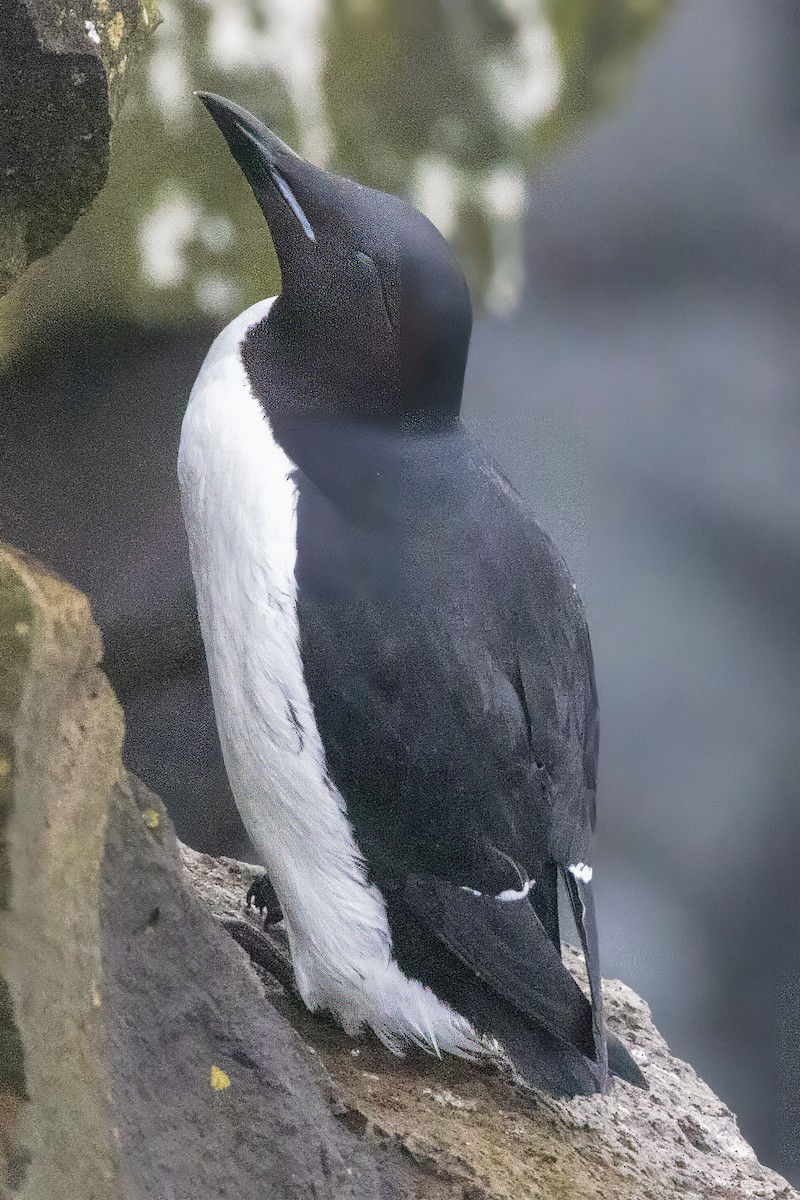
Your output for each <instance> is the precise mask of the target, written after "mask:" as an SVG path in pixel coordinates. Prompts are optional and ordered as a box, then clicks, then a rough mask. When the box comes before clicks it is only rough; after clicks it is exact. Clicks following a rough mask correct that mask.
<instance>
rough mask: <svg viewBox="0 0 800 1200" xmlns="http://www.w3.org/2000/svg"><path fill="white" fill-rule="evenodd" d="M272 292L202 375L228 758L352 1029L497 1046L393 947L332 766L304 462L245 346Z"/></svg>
mask: <svg viewBox="0 0 800 1200" xmlns="http://www.w3.org/2000/svg"><path fill="white" fill-rule="evenodd" d="M271 304H272V300H264V301H261V302H260V303H259V304H255V305H253V307H252V308H249V309H247V311H246V312H244V313H242V314H241V316H239V317H237V318H236V320H234V321H232V322H231V324H230V325H228V326H227V328H226V329H225V330H223V332H222V333H221V334H220V335H219V337H218V338H217V339H216V341H215V342H214V344H213V345H212V347H211V349H210V351H209V353H208V355H207V357H206V359H205V362H204V363H203V366H202V368H201V370H200V374H199V375H198V377H197V381H196V382H195V385H194V387H193V389H192V393H191V396H190V398H189V405H188V407H187V410H186V415H185V417H184V421H183V428H182V431H181V442H180V450H179V453H178V475H179V480H180V489H181V500H182V505H183V514H184V520H185V523H186V531H187V534H188V539H189V551H190V557H191V562H192V571H193V574H194V579H195V585H196V588H197V607H198V612H199V616H200V626H201V629H202V633H203V641H204V642H205V649H206V657H207V660H208V672H209V677H210V680H211V691H212V694H213V697H214V709H215V712H216V718H217V726H218V729H219V736H220V741H221V744H222V752H223V756H224V758H225V767H226V770H227V773H228V779H229V780H230V784H231V789H232V791H233V795H234V797H235V799H236V804H237V806H238V808H239V812H240V813H241V815H242V819H243V821H244V824H245V827H246V828H247V831H248V833H249V835H250V837H251V839H252V841H253V844H254V845H255V847H256V849H257V850H258V852H259V854H260V855H261V856H262V858H263V861H264V864H265V865H266V867H267V870H268V872H269V877H270V880H271V881H272V884H273V886H274V888H275V891H276V893H277V895H278V898H279V900H280V902H281V907H282V908H283V911H284V914H285V917H286V925H287V930H288V934H289V940H290V944H291V950H292V961H293V965H294V971H295V975H296V978H297V983H298V987H299V989H300V993H301V995H302V997H303V999H304V1001H305V1002H306V1004H307V1005H308V1007H309V1008H311V1009H314V1008H327V1009H330V1010H331V1012H333V1013H334V1014H335V1015H336V1016H337V1017H338V1019H339V1020H340V1021H341V1023H342V1025H343V1026H344V1028H345V1029H346V1030H347V1031H348V1033H356V1032H357V1031H358V1030H359V1029H360V1028H362V1027H364V1026H369V1027H370V1028H371V1029H373V1030H374V1032H375V1033H376V1034H377V1036H378V1037H379V1038H380V1039H381V1041H383V1042H384V1043H385V1044H386V1045H387V1046H389V1047H390V1048H392V1049H393V1050H396V1051H397V1050H399V1049H400V1048H401V1047H402V1045H403V1044H404V1043H408V1042H415V1043H417V1044H418V1045H421V1046H423V1047H425V1048H426V1049H428V1050H431V1051H433V1052H434V1053H439V1051H440V1050H443V1051H449V1052H450V1053H454V1054H460V1055H466V1056H471V1055H475V1054H480V1053H485V1052H486V1049H487V1047H485V1044H484V1043H483V1042H482V1041H481V1040H480V1039H479V1038H478V1036H477V1035H476V1034H475V1032H474V1031H473V1030H472V1028H471V1026H470V1025H469V1023H468V1022H467V1021H466V1020H464V1018H463V1017H461V1016H459V1015H458V1014H457V1013H455V1012H453V1010H452V1009H450V1008H449V1007H448V1006H447V1005H446V1004H444V1003H443V1002H442V1001H440V1000H439V999H438V998H437V997H436V996H435V995H434V994H433V992H432V991H431V990H430V989H429V988H427V987H425V986H424V985H423V984H422V983H420V982H419V981H417V980H411V979H409V978H408V977H407V976H406V975H404V974H403V972H402V971H401V970H400V968H399V967H398V966H397V963H396V962H395V961H394V959H393V957H392V942H391V934H390V931H389V925H388V922H387V919H386V908H385V903H384V900H383V897H382V896H381V894H380V892H379V891H378V889H377V888H375V887H374V886H371V885H370V884H369V883H368V882H367V877H366V872H365V869H364V864H363V861H362V858H361V855H360V853H359V850H358V847H357V846H356V843H355V840H354V837H353V831H352V829H351V826H350V823H349V821H348V819H347V814H346V808H345V803H344V800H343V799H342V797H341V796H340V794H339V793H338V791H337V790H336V788H335V787H334V786H333V784H332V783H331V781H330V780H329V779H328V776H327V771H326V766H325V753H324V749H323V746H322V742H321V739H320V736H319V731H318V729H317V725H316V721H315V719H314V712H313V709H312V706H311V700H310V697H309V694H308V689H307V687H306V683H305V678H304V675H303V664H302V660H301V657H300V632H299V625H298V619H297V610H296V584H295V576H294V568H295V558H296V541H297V539H296V533H297V519H296V503H297V492H296V488H295V485H294V482H293V480H292V472H293V470H294V464H293V463H292V462H291V461H290V460H289V459H288V458H287V457H286V455H285V454H284V452H283V450H282V449H281V447H280V446H279V445H278V443H277V442H276V441H275V439H274V438H273V436H272V431H271V428H270V424H269V421H268V419H267V417H266V416H265V414H264V412H263V410H262V407H261V405H260V403H259V401H258V400H257V399H256V398H255V396H254V395H253V393H252V391H251V389H250V386H249V383H248V379H247V374H246V372H245V369H244V364H243V362H242V357H241V344H242V341H243V339H244V336H245V334H246V332H247V330H248V329H249V328H250V327H251V326H252V325H254V324H256V323H257V322H258V321H260V320H262V319H263V318H264V316H265V315H266V314H267V313H268V312H269V308H270V305H271Z"/></svg>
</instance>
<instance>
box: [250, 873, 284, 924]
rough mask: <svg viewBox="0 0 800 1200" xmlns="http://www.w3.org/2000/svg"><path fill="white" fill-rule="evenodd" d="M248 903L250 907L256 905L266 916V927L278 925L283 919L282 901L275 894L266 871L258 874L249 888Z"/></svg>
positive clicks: (264, 916)
mask: <svg viewBox="0 0 800 1200" xmlns="http://www.w3.org/2000/svg"><path fill="white" fill-rule="evenodd" d="M246 905H247V907H248V908H252V907H253V906H255V907H256V908H257V909H258V911H259V913H260V914H261V915H262V916H263V918H264V928H265V929H269V927H270V925H277V924H278V921H282V920H283V911H282V909H281V906H280V901H279V900H278V897H277V896H276V895H275V889H274V888H273V886H272V884H271V883H270V881H269V875H267V874H266V873H264V874H263V875H257V876H256V877H255V879H254V880H253V882H252V883H251V884H250V887H249V888H248V889H247V899H246Z"/></svg>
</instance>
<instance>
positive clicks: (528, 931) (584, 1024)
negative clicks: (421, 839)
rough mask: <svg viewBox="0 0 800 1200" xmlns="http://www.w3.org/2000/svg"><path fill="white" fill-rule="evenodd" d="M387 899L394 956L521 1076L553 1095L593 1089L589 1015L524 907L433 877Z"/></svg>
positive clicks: (522, 902) (597, 1083) (597, 1082)
mask: <svg viewBox="0 0 800 1200" xmlns="http://www.w3.org/2000/svg"><path fill="white" fill-rule="evenodd" d="M388 900H389V905H388V908H389V916H390V924H391V925H392V935H393V939H394V948H395V953H396V954H397V960H398V963H399V964H400V966H401V967H402V969H404V970H406V971H407V972H410V973H411V974H412V975H415V976H416V977H417V978H422V979H423V980H424V981H425V982H426V983H428V985H429V986H430V987H432V988H433V990H434V992H435V993H436V994H437V995H439V996H440V998H441V999H444V1000H445V1001H446V1002H448V1003H450V1004H451V1005H452V1006H453V1007H454V1008H455V1009H456V1011H457V1012H460V1013H461V1014H462V1015H463V1016H465V1017H466V1018H467V1019H468V1020H469V1021H470V1022H471V1023H472V1024H473V1025H474V1027H475V1028H476V1029H477V1030H478V1032H479V1033H483V1034H486V1035H488V1036H490V1037H494V1038H496V1039H497V1040H498V1041H499V1042H501V1043H502V1045H503V1046H504V1047H505V1049H506V1050H507V1052H508V1053H509V1055H510V1057H511V1059H512V1060H513V1062H514V1063H515V1065H516V1066H517V1068H518V1070H519V1071H520V1073H521V1074H522V1075H524V1076H525V1077H526V1078H527V1079H529V1080H530V1082H531V1083H534V1084H536V1085H537V1086H539V1087H544V1088H546V1089H547V1090H548V1091H552V1092H554V1093H556V1094H559V1095H576V1094H590V1093H592V1092H597V1091H600V1090H601V1087H602V1084H601V1077H600V1071H599V1066H598V1063H597V1062H596V1051H595V1044H594V1041H593V1025H592V1010H591V1006H590V1004H589V1001H588V1000H587V998H586V997H585V996H584V994H583V992H582V991H581V989H580V988H579V987H578V985H577V983H576V982H575V981H574V979H573V978H572V976H571V975H570V973H569V971H568V970H567V969H566V967H565V966H564V964H563V963H562V961H561V958H560V956H559V953H558V951H557V950H556V948H555V946H554V945H553V943H552V941H551V940H550V938H549V937H548V935H547V933H546V932H545V929H544V927H543V925H542V923H541V921H540V920H539V918H538V917H537V915H536V913H535V912H534V910H533V908H532V906H531V905H530V904H529V903H528V901H527V899H523V898H521V899H519V900H513V901H498V900H497V899H496V898H495V897H492V896H485V895H481V894H479V893H478V894H475V893H472V894H471V893H470V892H469V891H467V890H465V889H464V888H459V887H455V886H454V885H452V884H449V883H446V882H445V881H444V880H441V879H436V878H433V877H431V876H420V875H416V876H409V877H408V878H407V879H406V881H405V885H404V887H403V889H402V892H397V893H395V894H394V896H392V897H391V898H388Z"/></svg>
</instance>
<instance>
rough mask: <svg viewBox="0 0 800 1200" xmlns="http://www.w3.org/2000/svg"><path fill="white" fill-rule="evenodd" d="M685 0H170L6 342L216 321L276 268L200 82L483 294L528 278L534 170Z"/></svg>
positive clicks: (0, 327)
mask: <svg viewBox="0 0 800 1200" xmlns="http://www.w3.org/2000/svg"><path fill="white" fill-rule="evenodd" d="M671 3H672V0H459V2H458V3H456V2H455V0H164V2H163V3H162V4H161V9H162V14H163V17H164V21H163V24H162V25H161V26H160V28H159V29H158V30H157V32H156V35H155V37H154V38H153V39H152V49H151V52H150V57H149V61H148V62H146V63H145V64H144V65H143V66H142V67H141V69H140V70H139V73H138V75H137V76H136V77H135V78H133V79H132V80H131V83H130V91H129V98H128V100H127V102H126V106H125V109H124V111H123V114H122V117H121V119H120V121H119V122H118V124H117V126H116V130H115V136H114V143H113V147H112V158H111V168H110V173H109V179H108V183H107V185H106V187H105V189H104V190H103V192H102V194H101V195H100V197H99V198H98V200H97V201H96V202H95V204H94V206H93V207H92V209H91V211H90V212H89V213H88V214H87V215H86V216H85V217H84V218H82V220H81V221H79V222H78V225H77V226H76V228H75V230H74V231H73V232H72V234H71V235H70V236H69V237H68V238H67V240H66V242H64V243H63V245H62V246H61V247H60V248H59V249H58V250H57V251H56V252H55V253H54V254H52V255H51V256H50V257H49V258H48V259H46V260H44V261H43V262H41V263H39V264H37V265H36V266H35V267H34V268H33V269H32V270H31V271H30V272H29V273H28V275H27V276H25V278H24V279H23V280H22V282H21V283H20V284H19V285H18V287H17V288H16V289H15V290H14V291H13V292H12V293H10V294H9V296H8V297H7V298H6V300H5V301H4V302H3V303H2V305H1V306H0V355H2V354H6V355H8V354H10V353H13V352H14V351H20V350H22V349H24V348H25V347H26V346H29V345H30V344H31V343H32V342H36V341H37V340H38V339H39V338H41V337H44V336H47V335H48V334H49V333H50V332H51V331H52V330H53V328H54V327H55V328H56V329H58V330H59V331H60V333H62V334H63V333H65V332H66V333H67V335H70V334H71V335H72V336H80V331H81V330H82V329H84V328H86V327H87V325H91V324H95V325H96V324H103V323H105V324H109V323H118V322H120V321H122V322H124V321H137V322H142V321H144V322H154V323H170V324H175V323H186V322H190V321H192V320H196V319H198V318H200V317H205V318H207V319H211V320H213V321H214V322H216V323H218V324H222V323H223V321H224V320H225V319H226V318H227V317H228V316H230V315H231V314H233V313H234V312H236V311H239V310H240V309H242V308H244V307H245V305H246V304H248V303H251V302H253V301H255V300H256V299H258V298H260V297H262V296H264V295H268V294H271V293H274V292H275V291H277V290H278V289H279V286H280V281H279V275H278V270H277V265H276V262H275V258H274V255H273V253H272V248H271V245H270V242H269V237H268V235H267V232H266V229H265V227H264V224H263V221H262V218H261V215H260V213H259V211H258V209H257V207H256V205H255V203H254V201H253V199H252V197H251V195H250V193H249V190H248V188H247V185H246V184H245V182H244V180H243V179H242V178H241V177H240V175H239V173H238V171H237V169H236V167H235V165H234V163H233V162H232V160H231V159H230V156H229V154H228V152H227V149H226V147H225V146H224V143H223V141H222V139H221V138H220V137H219V135H218V133H217V131H216V130H215V128H214V127H213V125H212V123H211V121H210V119H209V117H208V116H207V114H206V113H205V111H204V109H203V108H202V106H201V105H200V104H199V103H198V102H197V101H196V100H194V98H193V97H192V90H193V89H194V88H196V87H202V88H205V89H208V90H211V91H216V92H219V93H221V94H223V95H227V96H229V97H231V98H232V99H235V100H237V101H238V102H239V103H241V104H243V105H244V106H245V107H246V108H249V109H251V110H252V111H254V112H255V113H257V114H258V115H259V116H261V117H262V118H263V119H265V120H266V122H267V123H268V124H269V125H271V126H272V127H273V128H274V129H275V130H276V132H278V133H279V134H280V135H281V136H282V137H284V138H285V139H286V140H287V141H288V142H289V143H290V144H292V145H294V146H295V147H296V148H297V149H298V150H299V151H300V152H301V153H303V154H305V155H307V156H308V157H310V158H312V159H313V160H314V161H316V162H319V163H322V164H324V165H328V166H330V167H332V168H333V169H336V170H339V171H341V172H342V173H344V174H349V175H352V176H354V177H356V178H358V179H360V180H361V181H362V182H365V183H368V184H371V185H373V186H376V187H381V188H384V189H386V190H389V191H394V192H398V193H399V192H402V193H405V194H407V195H408V196H409V197H410V198H411V199H412V200H414V201H415V202H416V203H417V204H418V205H419V206H420V207H422V208H423V209H424V210H425V211H427V212H428V214H429V215H430V216H431V217H432V219H433V220H434V221H436V222H437V224H439V226H440V228H442V230H443V232H444V233H445V234H446V235H447V236H448V237H450V238H451V239H452V240H453V242H454V245H455V246H456V250H457V253H458V254H459V256H460V258H461V261H462V263H463V265H464V267H465V270H466V272H467V275H468V278H469V281H470V286H471V289H472V292H473V297H474V299H475V300H476V302H477V303H478V304H480V303H481V302H484V303H487V304H488V305H489V306H490V307H495V308H498V309H500V308H510V307H512V306H513V304H514V301H515V298H516V296H517V294H518V292H519V289H520V286H521V282H522V275H521V232H520V230H521V215H522V209H523V205H524V179H525V176H526V174H527V173H529V172H530V171H531V170H532V169H533V168H535V165H536V162H537V160H538V159H539V158H540V157H541V155H542V154H543V153H546V152H548V151H549V150H550V149H551V148H552V147H553V146H554V145H557V144H558V143H560V142H561V141H563V140H564V139H565V138H568V137H569V136H570V135H571V134H572V132H573V131H574V129H575V127H576V125H577V124H578V123H579V122H582V121H584V120H586V119H587V118H588V117H590V116H591V115H592V114H593V113H595V112H596V111H597V110H598V109H599V108H600V107H602V106H603V105H606V104H608V103H609V102H610V101H612V100H613V99H614V98H615V97H616V96H617V95H618V94H619V89H620V87H621V85H622V84H623V82H624V80H625V77H626V75H627V74H628V72H629V71H630V69H631V65H632V64H633V62H634V61H635V51H636V49H637V47H638V46H639V44H640V42H641V40H642V38H643V37H644V36H645V35H646V34H647V33H649V32H651V31H652V30H653V29H654V27H655V25H656V23H657V20H658V18H659V17H660V16H661V15H662V14H663V12H664V11H665V10H666V9H667V8H668V7H669V6H670V4H671Z"/></svg>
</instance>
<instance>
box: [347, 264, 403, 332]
mask: <svg viewBox="0 0 800 1200" xmlns="http://www.w3.org/2000/svg"><path fill="white" fill-rule="evenodd" d="M356 262H357V263H358V264H359V266H361V267H363V268H364V270H365V271H366V272H367V274H368V275H369V276H370V278H371V279H373V280H375V282H376V283H377V284H378V285H379V286H380V289H381V297H382V299H383V307H384V311H385V312H386V320H387V321H388V322H389V325H390V327H393V326H394V320H393V319H392V307H391V304H390V303H389V296H388V294H387V291H386V284H385V282H384V279H383V276H382V274H381V272H380V270H379V268H378V264H377V263H376V262H375V259H374V258H370V256H369V254H365V253H364V251H363V250H356Z"/></svg>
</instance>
